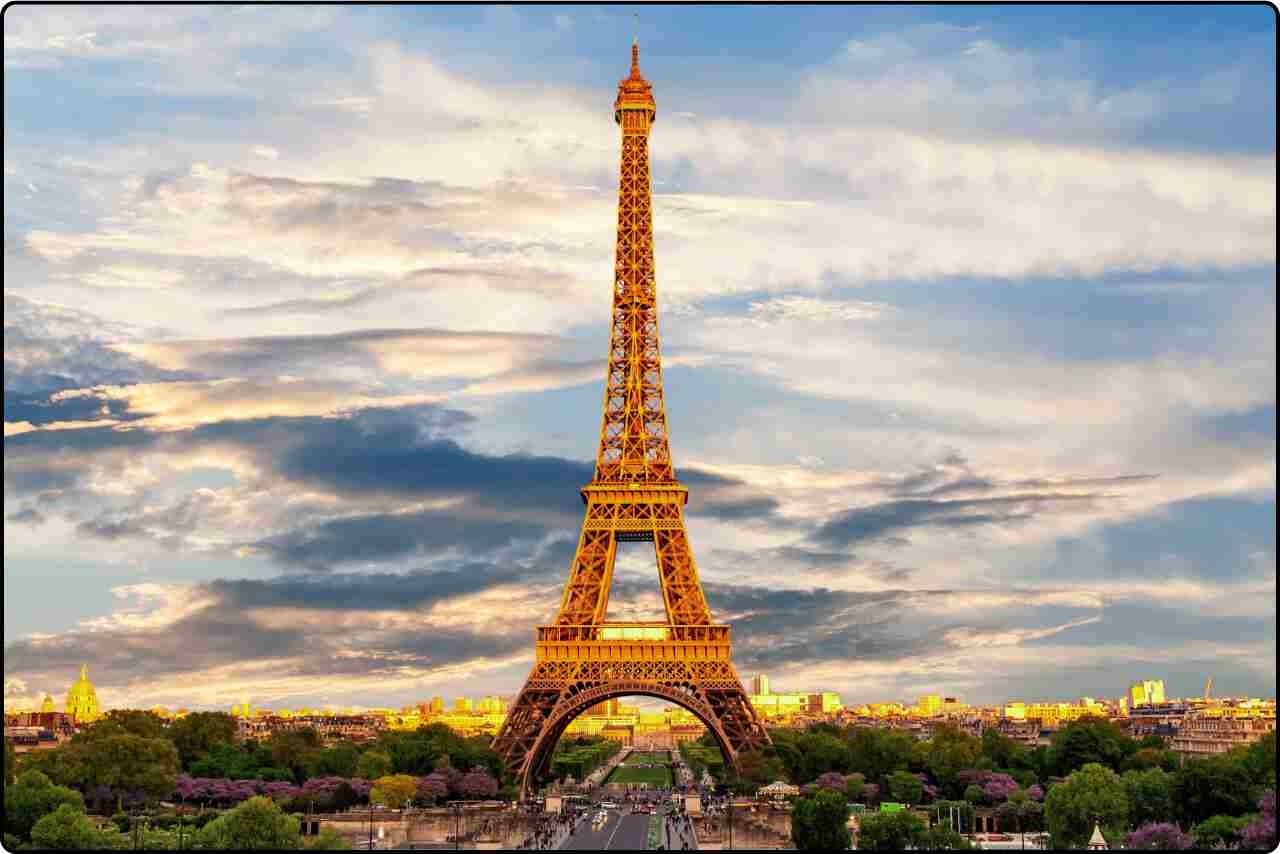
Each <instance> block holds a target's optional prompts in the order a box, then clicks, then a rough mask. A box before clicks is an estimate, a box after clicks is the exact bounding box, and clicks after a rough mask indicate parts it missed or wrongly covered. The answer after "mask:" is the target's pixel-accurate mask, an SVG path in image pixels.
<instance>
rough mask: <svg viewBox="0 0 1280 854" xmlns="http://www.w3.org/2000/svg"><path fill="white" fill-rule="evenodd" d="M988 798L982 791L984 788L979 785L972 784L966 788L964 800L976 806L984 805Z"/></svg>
mask: <svg viewBox="0 0 1280 854" xmlns="http://www.w3.org/2000/svg"><path fill="white" fill-rule="evenodd" d="M986 798H987V793H986V792H984V791H982V787H981V786H979V785H978V784H977V783H970V784H969V785H968V786H965V789H964V799H965V800H966V801H968V802H969V803H971V804H973V805H974V806H977V805H978V804H980V803H982V802H983V801H984V800H986Z"/></svg>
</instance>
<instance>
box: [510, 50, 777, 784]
mask: <svg viewBox="0 0 1280 854" xmlns="http://www.w3.org/2000/svg"><path fill="white" fill-rule="evenodd" d="M656 114H657V109H656V105H655V103H654V100H653V89H652V87H651V86H650V85H649V82H648V81H647V80H645V79H644V77H642V76H641V75H640V61H639V49H638V48H637V46H636V45H634V44H633V45H632V47H631V75H630V76H629V77H627V78H626V79H625V80H622V81H621V82H619V83H618V97H617V100H616V101H615V102H614V119H615V120H616V121H617V123H618V124H619V125H620V126H621V128H622V168H621V174H620V177H619V182H618V242H617V253H616V255H615V259H616V260H615V263H614V283H613V325H612V330H611V332H610V335H609V368H608V374H607V377H606V379H605V392H604V418H603V422H602V424H601V427H600V449H599V452H598V453H597V456H596V469H595V476H594V477H593V478H592V479H591V482H590V483H589V484H587V485H586V486H585V487H583V488H582V501H583V503H584V504H585V505H586V507H587V511H586V518H585V519H584V521H583V524H582V536H581V538H580V539H579V540H578V551H577V554H576V555H575V556H574V559H573V565H572V567H571V568H570V570H569V581H568V583H567V584H566V585H565V588H564V595H563V597H562V598H561V601H560V611H559V613H558V614H557V615H556V618H555V621H554V623H553V624H552V625H550V626H542V627H540V628H539V629H538V635H537V642H536V661H535V663H534V666H533V672H532V673H530V674H529V678H528V680H527V681H526V682H525V684H524V688H523V689H521V691H520V695H519V697H518V698H517V699H516V701H515V703H514V704H513V705H512V707H511V711H510V713H509V714H508V715H507V719H506V721H505V723H504V724H503V726H502V729H501V731H499V733H498V735H497V737H496V738H495V739H494V742H493V748H494V750H496V751H497V752H498V753H500V754H501V755H502V757H503V759H504V760H505V761H506V763H507V768H508V770H509V771H510V772H511V773H512V774H513V775H514V776H515V777H516V778H517V779H518V780H519V781H520V790H521V795H522V796H525V795H527V794H528V793H529V791H530V788H531V786H532V785H533V784H534V783H535V782H536V780H537V777H538V775H539V773H541V771H542V770H543V769H544V768H545V767H546V765H547V764H548V762H549V761H550V758H551V751H552V749H553V748H554V747H555V744H556V742H557V741H558V740H559V738H560V735H561V734H562V733H563V732H564V730H565V728H566V727H567V726H568V725H569V723H570V722H571V721H573V719H574V718H576V717H577V716H578V715H580V714H581V713H582V712H583V711H585V710H586V709H587V708H589V707H590V706H593V705H595V704H596V703H599V702H601V701H603V700H607V699H609V698H611V697H619V696H623V695H633V694H640V695H648V696H651V697H657V698H661V699H664V700H668V701H670V702H672V703H675V704H677V705H679V706H682V707H684V708H685V709H687V710H689V711H690V712H692V713H693V714H694V715H696V716H697V717H698V718H699V719H700V720H701V721H702V723H703V724H704V725H705V726H706V727H707V729H708V730H709V731H710V732H711V733H712V735H713V736H714V737H715V739H716V741H717V743H718V744H719V745H720V749H721V751H722V752H723V753H724V755H725V757H726V759H727V760H728V761H729V762H730V763H735V764H736V760H737V757H738V755H739V754H740V753H741V752H742V751H744V750H752V749H759V748H760V747H763V746H764V745H766V744H767V743H768V741H769V737H768V735H767V734H766V733H765V730H764V727H763V726H761V724H760V722H759V720H758V719H757V717H756V714H755V711H754V710H753V709H752V707H751V704H750V702H749V701H748V700H747V695H746V692H745V691H744V690H743V688H742V683H741V682H740V681H739V680H738V674H737V672H736V671H735V670H734V669H733V663H732V661H731V659H730V653H731V645H730V639H729V626H728V625H725V624H717V623H713V622H712V621H711V611H710V609H709V608H708V607H707V600H706V597H705V596H704V595H703V592H702V584H701V583H700V582H699V581H698V569H697V566H696V565H695V564H694V561H693V553H692V552H691V551H690V548H689V538H688V536H687V535H686V533H685V528H684V505H685V503H686V502H687V501H688V498H689V490H688V489H686V488H685V487H684V486H683V485H682V484H681V483H680V482H679V481H678V480H676V474H675V468H674V467H673V466H672V464H671V449H670V447H669V446H668V444H667V415H666V407H665V405H664V404H663V398H662V359H661V354H660V352H659V337H658V302H657V292H656V287H655V278H654V266H653V208H652V202H651V197H650V188H649V129H650V127H651V126H652V125H653V121H654V117H655V116H656ZM634 540H641V541H651V542H652V543H653V544H654V551H655V553H656V557H657V564H658V575H659V580H660V581H661V584H662V599H663V603H664V605H665V606H666V615H667V619H666V621H665V622H662V623H610V622H606V621H605V614H606V611H607V610H608V605H609V588H610V586H611V584H612V579H613V563H614V557H615V555H616V553H617V545H618V543H619V542H620V541H634Z"/></svg>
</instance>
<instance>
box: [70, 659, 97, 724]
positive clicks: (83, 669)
mask: <svg viewBox="0 0 1280 854" xmlns="http://www.w3.org/2000/svg"><path fill="white" fill-rule="evenodd" d="M66 711H67V714H69V715H71V716H72V717H74V718H75V720H76V723H89V722H90V721H94V720H97V718H98V692H97V691H96V690H95V689H94V687H93V683H92V682H90V681H89V667H88V665H84V664H82V665H80V678H79V679H77V680H76V681H75V682H74V683H72V685H71V690H70V691H68V692H67V709H66Z"/></svg>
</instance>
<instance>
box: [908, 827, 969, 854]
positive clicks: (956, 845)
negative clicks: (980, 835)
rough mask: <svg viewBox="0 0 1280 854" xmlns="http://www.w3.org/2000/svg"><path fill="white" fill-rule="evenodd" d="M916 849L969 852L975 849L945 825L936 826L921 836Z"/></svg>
mask: <svg viewBox="0 0 1280 854" xmlns="http://www.w3.org/2000/svg"><path fill="white" fill-rule="evenodd" d="M916 848H920V849H922V850H925V851H968V850H969V849H971V848H973V844H972V843H970V842H969V840H967V839H965V838H964V837H963V836H961V835H960V834H959V833H956V832H955V831H954V830H952V829H951V828H949V827H947V826H946V825H945V824H935V825H934V826H933V827H930V828H929V829H927V830H926V831H925V832H924V834H922V835H921V836H920V838H919V839H918V841H917V842H916Z"/></svg>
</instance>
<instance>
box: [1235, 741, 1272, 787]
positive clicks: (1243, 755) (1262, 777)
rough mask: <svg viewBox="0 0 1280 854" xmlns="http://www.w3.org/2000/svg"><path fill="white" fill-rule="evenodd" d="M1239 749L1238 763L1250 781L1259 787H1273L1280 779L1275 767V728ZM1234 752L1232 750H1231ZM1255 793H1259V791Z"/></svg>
mask: <svg viewBox="0 0 1280 854" xmlns="http://www.w3.org/2000/svg"><path fill="white" fill-rule="evenodd" d="M1236 750H1239V751H1240V764H1241V765H1242V766H1243V768H1244V770H1245V773H1247V774H1248V775H1249V780H1250V782H1252V783H1253V785H1254V786H1256V787H1258V788H1259V789H1274V788H1276V781H1277V779H1280V776H1278V774H1280V770H1278V769H1277V767H1276V733H1275V730H1272V731H1271V732H1269V733H1267V734H1266V735H1264V736H1263V737H1262V738H1260V739H1259V740H1258V741H1255V742H1254V743H1253V744H1251V745H1249V746H1248V747H1245V748H1236ZM1233 752H1234V751H1233ZM1257 794H1259V795H1261V791H1259V792H1258V793H1257Z"/></svg>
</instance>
